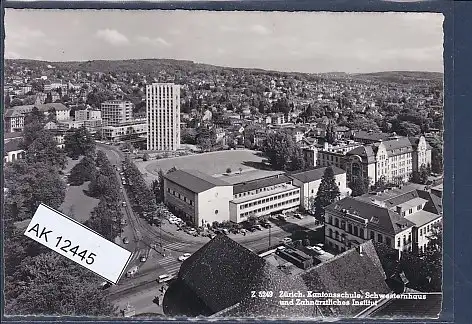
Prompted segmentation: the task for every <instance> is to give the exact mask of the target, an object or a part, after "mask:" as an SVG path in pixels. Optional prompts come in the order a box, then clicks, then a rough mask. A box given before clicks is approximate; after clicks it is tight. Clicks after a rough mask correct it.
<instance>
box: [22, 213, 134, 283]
mask: <svg viewBox="0 0 472 324" xmlns="http://www.w3.org/2000/svg"><path fill="white" fill-rule="evenodd" d="M25 235H26V236H28V237H29V238H31V239H33V240H35V241H36V242H39V243H41V244H43V245H44V246H47V247H48V248H50V249H51V250H53V251H56V252H57V253H59V254H61V255H63V256H65V257H66V258H68V259H70V260H72V261H74V262H76V263H78V264H80V265H81V266H83V267H85V268H87V269H89V270H91V271H93V272H95V273H96V274H98V275H100V276H102V277H103V278H105V279H107V280H109V281H110V282H112V283H114V284H116V283H117V282H118V280H119V279H120V277H121V275H122V274H123V272H124V270H125V268H126V266H127V265H128V263H129V261H130V260H131V252H130V251H128V250H126V249H123V248H122V247H120V246H119V245H117V244H115V243H113V242H110V241H108V240H107V239H106V238H104V237H103V236H101V235H100V234H98V233H96V232H94V231H92V230H91V229H89V228H87V227H86V226H84V225H83V224H81V223H79V222H77V221H75V220H74V219H72V218H70V217H68V216H66V215H64V214H62V213H60V212H58V211H56V210H54V209H52V208H50V207H48V206H46V205H43V204H41V205H40V206H39V207H38V209H37V210H36V213H35V214H34V216H33V219H32V220H31V222H30V224H29V225H28V228H27V229H26V231H25Z"/></svg>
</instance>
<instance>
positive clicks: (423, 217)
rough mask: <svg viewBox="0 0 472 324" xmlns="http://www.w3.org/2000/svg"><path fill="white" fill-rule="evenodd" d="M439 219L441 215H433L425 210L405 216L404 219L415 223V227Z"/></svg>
mask: <svg viewBox="0 0 472 324" xmlns="http://www.w3.org/2000/svg"><path fill="white" fill-rule="evenodd" d="M439 217H441V215H438V214H433V213H430V212H428V211H425V210H420V211H417V212H416V213H413V214H411V215H407V216H405V218H406V219H408V220H409V221H411V222H413V223H415V225H416V226H418V227H419V226H423V225H425V224H428V223H430V222H432V221H433V220H435V219H438V218H439Z"/></svg>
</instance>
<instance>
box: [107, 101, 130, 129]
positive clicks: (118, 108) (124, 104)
mask: <svg viewBox="0 0 472 324" xmlns="http://www.w3.org/2000/svg"><path fill="white" fill-rule="evenodd" d="M100 110H101V112H102V120H103V122H104V123H105V125H107V126H120V125H121V124H123V123H127V122H129V121H131V119H132V118H133V103H132V102H131V101H125V100H108V101H105V102H103V103H102V104H101V106H100Z"/></svg>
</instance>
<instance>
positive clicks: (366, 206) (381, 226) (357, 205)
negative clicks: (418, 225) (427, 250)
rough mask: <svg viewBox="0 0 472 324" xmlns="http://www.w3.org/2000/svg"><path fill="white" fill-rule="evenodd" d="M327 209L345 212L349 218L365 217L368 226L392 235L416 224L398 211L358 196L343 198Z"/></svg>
mask: <svg viewBox="0 0 472 324" xmlns="http://www.w3.org/2000/svg"><path fill="white" fill-rule="evenodd" d="M326 210H327V211H331V212H332V213H335V214H338V215H342V214H344V215H345V217H348V218H349V217H352V218H356V219H358V220H361V219H363V220H364V221H365V222H367V224H368V225H367V226H368V228H372V229H376V230H379V231H380V232H383V233H387V234H392V235H393V234H398V233H400V232H402V231H404V230H405V229H407V228H409V227H412V226H414V223H412V222H410V221H409V220H407V219H405V218H403V217H401V216H400V215H399V214H398V213H396V212H394V211H392V210H389V209H387V208H384V207H380V206H378V205H376V204H373V203H371V202H368V201H365V200H363V199H359V198H357V197H356V198H354V197H346V198H343V199H341V200H339V201H337V202H334V203H333V204H331V205H329V206H328V207H326ZM344 211H345V213H344ZM351 215H354V216H351Z"/></svg>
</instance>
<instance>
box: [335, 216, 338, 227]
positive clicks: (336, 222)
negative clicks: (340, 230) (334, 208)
mask: <svg viewBox="0 0 472 324" xmlns="http://www.w3.org/2000/svg"><path fill="white" fill-rule="evenodd" d="M334 226H336V227H339V219H337V218H335V219H334Z"/></svg>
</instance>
